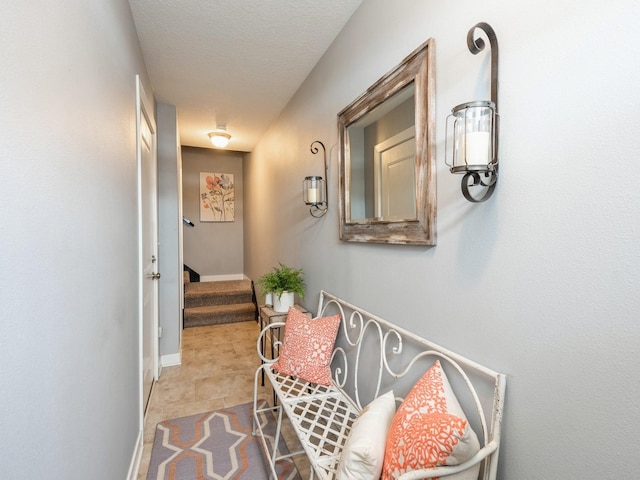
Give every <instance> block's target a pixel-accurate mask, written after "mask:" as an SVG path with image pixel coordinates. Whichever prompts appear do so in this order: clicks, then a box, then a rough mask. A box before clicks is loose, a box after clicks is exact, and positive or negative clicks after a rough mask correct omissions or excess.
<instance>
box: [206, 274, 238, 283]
mask: <svg viewBox="0 0 640 480" xmlns="http://www.w3.org/2000/svg"><path fill="white" fill-rule="evenodd" d="M245 278H247V277H246V276H245V275H244V273H233V274H231V275H201V276H200V281H201V282H224V281H227V280H244V279H245Z"/></svg>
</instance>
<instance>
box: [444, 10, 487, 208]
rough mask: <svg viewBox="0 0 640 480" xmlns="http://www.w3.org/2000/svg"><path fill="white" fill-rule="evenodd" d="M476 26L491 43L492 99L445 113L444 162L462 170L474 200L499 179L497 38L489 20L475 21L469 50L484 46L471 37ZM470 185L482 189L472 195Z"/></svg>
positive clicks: (482, 198) (484, 197)
mask: <svg viewBox="0 0 640 480" xmlns="http://www.w3.org/2000/svg"><path fill="white" fill-rule="evenodd" d="M476 28H479V29H481V30H482V31H484V32H485V33H486V35H487V37H488V38H489V44H490V46H491V101H476V102H467V103H463V104H461V105H458V106H457V107H454V108H453V109H452V110H451V115H449V116H448V117H447V124H446V134H445V135H446V138H447V142H446V145H445V163H446V164H447V166H448V167H449V170H450V171H451V173H461V174H464V177H462V194H463V195H464V197H465V198H466V199H467V200H469V201H470V202H474V203H477V202H484V201H485V200H487V199H488V198H489V197H490V196H491V195H492V194H493V190H494V189H495V187H496V183H497V182H498V131H499V128H498V126H499V125H498V123H499V118H498V39H497V37H496V34H495V32H494V30H493V28H491V26H490V25H489V24H487V23H484V22H481V23H478V24H477V25H474V26H473V27H472V28H471V29H470V30H469V32H468V33H467V46H468V47H469V51H470V52H471V53H472V54H474V55H477V54H478V53H480V52H481V51H482V50H484V47H485V43H484V40H482V38H476V39H474V33H475V29H476ZM451 124H453V126H452V127H451ZM450 128H453V145H452V146H449V138H450V137H449V129H450ZM449 151H450V152H451V154H449ZM469 187H479V188H480V189H483V190H484V193H483V194H482V195H481V196H479V197H474V196H473V195H471V193H470V191H469Z"/></svg>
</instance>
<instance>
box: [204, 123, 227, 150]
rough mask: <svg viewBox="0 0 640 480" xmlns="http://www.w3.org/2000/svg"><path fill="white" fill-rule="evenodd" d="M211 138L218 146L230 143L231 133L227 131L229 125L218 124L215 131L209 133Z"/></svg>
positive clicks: (215, 145) (221, 146) (222, 146)
mask: <svg viewBox="0 0 640 480" xmlns="http://www.w3.org/2000/svg"><path fill="white" fill-rule="evenodd" d="M209 139H210V140H211V143H212V144H213V146H214V147H216V148H224V147H226V146H227V145H228V144H229V140H231V135H229V134H228V133H227V127H226V126H225V125H218V126H217V127H216V130H215V131H214V132H210V133H209Z"/></svg>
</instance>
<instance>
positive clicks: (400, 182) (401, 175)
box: [374, 127, 416, 220]
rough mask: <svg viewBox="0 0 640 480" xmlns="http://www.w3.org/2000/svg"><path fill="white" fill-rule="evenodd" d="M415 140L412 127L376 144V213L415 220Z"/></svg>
mask: <svg viewBox="0 0 640 480" xmlns="http://www.w3.org/2000/svg"><path fill="white" fill-rule="evenodd" d="M415 171H416V142H415V128H414V127H411V128H408V129H407V130H405V131H403V132H400V133H399V134H397V135H394V136H393V137H391V138H389V139H388V140H385V141H384V142H381V143H379V144H378V145H376V146H375V168H374V182H375V188H374V190H375V198H376V205H375V207H376V208H375V215H376V217H379V218H384V219H394V220H398V219H415V218H416V195H415V188H414V186H415V178H416V177H415Z"/></svg>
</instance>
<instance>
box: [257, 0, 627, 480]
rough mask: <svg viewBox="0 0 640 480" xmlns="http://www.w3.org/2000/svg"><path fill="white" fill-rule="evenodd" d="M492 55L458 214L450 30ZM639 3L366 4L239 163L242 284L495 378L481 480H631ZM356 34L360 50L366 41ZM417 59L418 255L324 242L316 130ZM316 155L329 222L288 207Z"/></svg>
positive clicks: (333, 179)
mask: <svg viewBox="0 0 640 480" xmlns="http://www.w3.org/2000/svg"><path fill="white" fill-rule="evenodd" d="M479 21H487V22H488V23H490V24H491V25H492V26H493V27H494V29H495V31H496V32H497V35H498V40H499V42H500V55H501V57H500V113H501V119H502V120H501V129H502V130H501V145H500V148H501V153H502V155H501V167H500V183H499V185H498V187H497V190H496V192H495V194H494V196H493V198H491V199H490V200H489V201H488V202H487V203H484V204H477V205H474V204H470V203H468V202H467V201H466V200H464V198H463V197H462V195H461V193H460V183H459V182H460V177H459V176H453V175H451V174H449V172H448V169H447V168H446V166H445V165H444V130H445V129H444V121H445V118H446V116H447V114H448V113H449V112H450V109H451V108H452V107H453V106H455V105H458V104H460V103H463V102H465V101H470V100H478V99H487V98H488V97H489V93H488V92H489V87H488V79H487V74H488V68H487V63H488V62H487V60H486V58H482V56H479V57H475V56H473V55H471V53H469V51H468V50H467V47H466V35H467V31H468V29H469V28H470V27H471V26H473V25H474V24H475V23H477V22H479ZM639 23H640V4H639V3H638V2H637V1H633V0H613V1H611V2H607V3H606V5H605V3H603V2H595V1H594V2H578V1H575V0H571V1H565V2H556V1H552V0H538V1H536V2H533V1H524V2H511V3H510V2H504V1H497V0H491V1H485V2H477V1H471V0H459V1H456V2H443V1H435V0H432V1H424V0H421V1H416V0H398V1H396V2H394V3H393V6H392V7H391V6H390V3H389V2H386V1H382V0H366V1H365V2H364V3H363V5H362V6H361V8H360V9H359V10H358V11H357V12H356V13H355V15H354V16H353V17H352V18H351V20H350V22H349V23H348V24H347V26H346V28H345V29H344V30H343V32H342V33H341V34H340V36H339V37H338V38H337V40H336V41H335V42H334V44H333V45H332V46H331V48H330V49H329V51H328V52H327V54H326V55H325V57H324V58H323V59H322V60H321V62H320V63H319V64H318V65H317V67H316V68H315V70H314V71H313V72H312V74H311V75H310V77H309V78H308V79H307V81H306V82H305V83H304V85H303V86H302V87H301V89H300V90H299V92H298V93H297V94H296V95H295V97H294V98H293V99H292V101H291V102H290V104H289V105H288V107H287V108H286V109H285V111H284V112H283V114H282V115H281V117H280V119H279V120H278V121H277V122H276V123H275V124H274V125H273V126H272V127H271V128H270V130H269V131H268V132H267V134H266V135H265V136H264V137H263V138H262V140H261V141H260V143H259V145H258V147H257V148H256V149H255V151H254V153H253V154H251V155H250V157H249V158H248V159H247V161H246V166H245V174H246V182H247V183H246V189H247V191H250V192H252V194H251V195H248V196H247V203H246V209H245V210H246V212H247V215H246V227H245V239H246V242H245V267H246V268H245V270H246V272H247V274H248V275H250V276H252V277H253V278H257V277H258V276H259V275H261V274H263V273H264V272H266V271H267V270H269V269H270V268H271V267H272V266H273V265H274V264H275V263H276V262H277V261H279V260H280V261H284V262H287V263H289V264H291V265H292V266H301V267H304V269H305V273H306V275H305V276H306V280H307V284H308V288H307V297H306V299H305V304H306V306H307V307H310V308H315V304H316V300H317V295H318V291H319V289H321V288H325V289H327V290H329V291H331V292H333V293H336V294H337V295H339V296H342V297H343V298H345V299H347V300H349V301H351V302H352V303H355V304H357V305H360V306H362V307H364V308H366V309H367V310H369V311H371V312H373V313H376V314H378V315H380V316H382V317H385V318H388V319H389V320H392V321H394V322H397V323H399V324H400V325H403V326H405V327H407V328H409V329H410V330H413V331H415V332H417V333H420V334H423V335H426V336H428V337H429V338H431V339H433V340H435V341H436V342H438V343H440V344H442V345H443V346H446V347H449V348H451V349H453V350H455V351H460V352H461V353H463V354H466V355H467V356H469V357H470V358H473V359H475V360H477V361H478V362H480V363H483V364H486V365H488V366H490V367H492V368H494V369H497V370H500V371H503V372H505V373H506V374H508V385H507V402H506V411H505V417H504V441H503V450H502V452H501V455H500V470H499V473H500V475H499V477H500V478H503V479H519V480H521V479H539V478H553V479H561V478H620V479H622V478H635V476H637V471H638V470H639V469H640V456H638V454H637V452H638V450H639V449H640V436H638V434H637V428H638V427H637V423H638V422H637V413H636V408H635V407H636V404H637V402H636V401H635V399H637V398H638V397H639V396H640V380H638V378H639V370H638V358H637V357H638V351H639V350H640V326H639V322H638V319H639V318H640V299H639V297H638V292H639V291H640V288H639V287H640V249H639V247H638V245H639V244H640V220H639V217H638V211H639V210H640V189H639V188H638V186H637V183H638V182H637V178H636V177H637V176H636V175H635V167H636V166H637V164H638V160H637V157H638V151H639V150H640V148H639V147H640V143H639V141H638V131H640V121H639V118H640V117H639V116H638V115H637V111H638V107H640V88H639V86H640V67H639V65H640V63H639V62H638V54H637V45H638V44H639V42H640V33H638V29H637V26H638V24H639ZM372 32H375V34H372ZM428 37H433V38H435V40H436V75H437V81H436V113H437V124H436V139H437V144H436V152H437V162H438V172H437V173H438V178H437V187H438V244H437V246H436V247H433V248H423V247H407V246H390V245H365V244H361V245H359V244H347V243H340V242H339V240H338V218H337V215H338V208H337V200H338V199H337V178H338V175H337V152H336V142H337V130H336V114H337V112H338V111H340V110H341V109H342V108H343V107H344V106H346V105H347V104H348V103H350V102H351V101H352V100H353V99H355V98H356V97H357V96H358V95H360V94H361V93H362V92H364V91H365V89H366V88H367V87H368V86H369V85H371V84H372V83H373V82H374V81H375V80H377V79H378V78H379V77H380V76H382V75H383V74H384V73H386V72H387V71H389V70H390V69H391V68H392V67H393V66H395V65H396V64H397V63H398V62H399V61H400V60H401V59H402V58H403V57H404V56H405V55H406V54H408V53H409V52H411V51H412V50H413V49H414V48H415V47H417V46H418V45H419V44H420V43H422V42H423V41H424V40H425V39H426V38H428ZM314 140H322V141H323V142H325V144H326V145H327V146H328V148H329V150H330V173H329V176H330V184H329V197H330V206H329V213H328V214H327V216H326V217H324V218H323V219H320V220H317V219H313V218H311V217H310V216H309V214H308V212H307V208H306V207H305V206H304V205H303V204H302V198H301V182H302V179H303V178H304V177H305V176H306V175H312V174H321V173H322V166H321V159H319V158H316V157H317V156H316V157H314V156H313V155H311V154H310V152H309V144H310V143H311V142H312V141H314Z"/></svg>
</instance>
